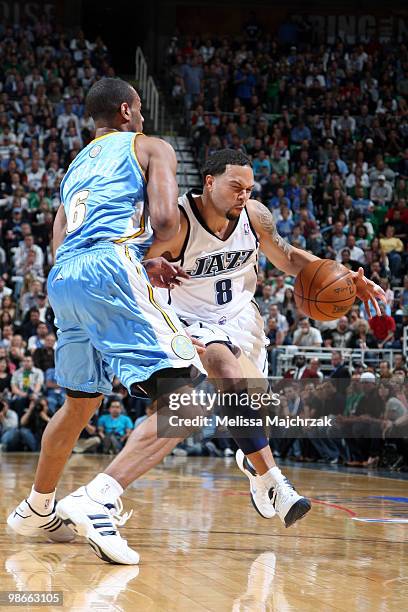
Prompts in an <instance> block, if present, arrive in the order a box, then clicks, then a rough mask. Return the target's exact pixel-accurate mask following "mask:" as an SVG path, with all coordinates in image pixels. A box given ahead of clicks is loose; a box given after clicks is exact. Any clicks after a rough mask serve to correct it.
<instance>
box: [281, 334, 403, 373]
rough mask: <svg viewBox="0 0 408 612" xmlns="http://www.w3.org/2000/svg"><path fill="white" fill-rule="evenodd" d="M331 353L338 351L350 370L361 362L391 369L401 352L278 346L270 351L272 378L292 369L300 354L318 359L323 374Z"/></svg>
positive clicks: (392, 350) (329, 361) (327, 367)
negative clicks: (388, 366) (380, 363)
mask: <svg viewBox="0 0 408 612" xmlns="http://www.w3.org/2000/svg"><path fill="white" fill-rule="evenodd" d="M404 332H405V330H404ZM405 335H406V334H405ZM333 351H339V352H340V353H341V354H342V356H343V360H344V363H345V365H346V366H347V367H348V368H350V370H351V369H352V363H353V362H362V363H364V364H366V365H367V366H371V365H372V366H377V365H378V363H379V362H380V361H383V360H384V361H388V363H389V364H390V367H391V368H392V367H393V365H394V354H395V353H401V352H402V351H401V350H395V349H349V348H335V347H333V348H326V347H315V346H310V347H305V346H295V345H289V346H279V347H277V348H274V349H272V352H273V356H274V358H272V359H271V361H272V364H274V365H275V368H276V371H275V372H274V373H273V376H274V377H275V376H277V377H281V376H283V375H284V373H285V372H286V371H287V370H290V368H291V367H293V363H292V360H293V357H294V356H295V355H300V354H301V355H305V357H306V360H309V359H319V361H320V369H321V371H322V372H323V373H325V372H327V371H329V370H330V369H332V365H331V356H332V353H333Z"/></svg>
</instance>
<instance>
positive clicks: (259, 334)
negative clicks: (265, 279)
mask: <svg viewBox="0 0 408 612" xmlns="http://www.w3.org/2000/svg"><path fill="white" fill-rule="evenodd" d="M225 327H226V329H225V332H226V333H227V334H228V335H229V337H230V338H231V342H232V343H233V344H234V345H236V346H238V347H239V349H240V353H241V355H242V354H243V355H245V357H247V359H248V360H249V362H250V363H251V364H252V365H253V366H255V369H256V370H255V371H254V370H253V368H251V367H250V366H249V365H248V361H244V360H242V367H244V368H246V370H248V374H247V376H248V377H252V376H253V375H255V377H258V374H257V372H259V373H260V375H261V376H263V377H267V375H268V359H267V350H266V347H267V346H268V344H269V340H268V339H267V338H266V336H265V332H264V321H263V318H262V316H261V314H260V312H259V310H258V308H257V306H256V305H255V304H254V303H252V302H250V303H249V304H248V305H247V306H246V307H245V308H244V309H243V310H242V312H241V313H240V315H239V316H238V317H235V318H234V319H233V320H232V321H230V322H228V323H227V324H226V326H225ZM245 364H246V365H245Z"/></svg>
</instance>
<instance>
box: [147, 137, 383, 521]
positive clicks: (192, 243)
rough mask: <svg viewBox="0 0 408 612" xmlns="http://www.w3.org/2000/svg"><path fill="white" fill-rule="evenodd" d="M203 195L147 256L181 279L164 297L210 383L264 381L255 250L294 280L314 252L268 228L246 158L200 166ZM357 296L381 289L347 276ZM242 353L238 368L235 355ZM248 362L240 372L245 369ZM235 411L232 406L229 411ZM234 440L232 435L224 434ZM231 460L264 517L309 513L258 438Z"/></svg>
mask: <svg viewBox="0 0 408 612" xmlns="http://www.w3.org/2000/svg"><path fill="white" fill-rule="evenodd" d="M203 180H204V187H203V191H202V192H199V191H194V190H193V191H191V192H189V193H187V194H185V195H184V196H182V197H181V198H179V208H180V211H181V213H182V214H181V227H180V231H179V232H178V234H177V235H176V236H175V237H173V238H172V239H171V240H168V241H166V242H160V241H155V242H154V243H153V245H152V247H151V248H150V250H149V256H151V257H155V256H159V255H162V256H164V257H166V258H167V259H168V260H169V261H172V262H174V263H177V264H179V265H180V266H182V267H183V269H184V270H185V271H186V272H187V273H188V274H189V276H190V278H189V279H188V280H185V279H183V282H182V284H181V285H179V286H176V287H174V288H173V289H172V290H171V291H170V292H169V303H170V304H171V306H172V307H173V308H174V310H175V311H176V313H177V314H178V316H179V318H180V319H181V320H182V321H183V322H184V323H185V325H186V326H187V331H188V333H189V334H190V335H191V336H193V337H194V338H197V339H199V340H200V341H201V342H202V343H203V344H205V345H206V351H205V353H203V354H202V355H201V356H200V357H201V360H202V363H203V365H204V367H205V369H206V370H207V372H208V374H209V376H210V378H215V379H218V380H219V379H223V380H228V379H237V378H244V377H247V378H248V377H249V378H259V377H262V376H267V355H266V345H267V339H266V337H265V334H264V330H263V320H262V317H261V315H260V313H259V310H258V307H257V305H256V302H255V301H254V291H255V287H256V281H257V261H258V249H261V250H262V252H263V253H264V254H265V255H266V256H267V258H268V259H269V261H271V263H273V264H274V265H275V266H276V267H277V268H279V269H280V270H283V271H284V272H286V274H289V275H293V276H296V275H297V274H298V273H299V272H300V270H301V269H302V268H303V267H304V266H305V265H306V264H307V263H308V262H310V261H313V260H315V259H318V258H317V257H316V256H315V255H313V254H311V253H308V252H307V251H304V250H302V249H297V248H294V247H292V246H290V245H289V244H288V243H287V242H286V241H285V240H283V239H282V238H281V237H280V236H279V234H278V233H277V231H276V227H275V223H274V220H273V217H272V215H271V213H270V212H269V210H268V209H267V208H266V207H265V206H264V205H263V204H261V203H260V202H258V201H256V200H251V199H250V195H251V192H252V190H253V185H254V177H253V172H252V168H251V165H250V161H249V159H248V158H247V157H246V156H245V155H243V154H242V153H241V152H238V151H233V150H230V149H225V150H222V151H218V152H216V153H214V154H213V155H212V156H211V157H210V158H209V159H208V160H207V162H206V164H205V166H204V168H203ZM355 281H356V283H357V288H358V295H359V297H360V298H361V299H363V300H364V302H365V303H367V300H369V299H371V300H372V301H373V302H374V303H375V304H376V299H375V298H376V296H377V297H379V298H381V299H384V295H383V292H382V290H381V289H380V288H379V287H378V286H377V285H374V283H372V282H371V281H369V280H367V279H366V278H364V276H363V270H362V268H361V269H360V271H359V272H358V273H355ZM240 354H243V355H244V356H245V358H246V359H245V361H244V364H243V366H244V368H245V369H243V366H242V365H241V362H240V361H238V359H237V357H239V355H240ZM248 362H250V363H251V364H252V366H255V367H252V368H251V371H248V367H247V365H246V364H248ZM237 409H238V410H239V409H240V408H239V406H237ZM231 434H232V436H233V437H234V434H233V432H231ZM235 439H236V442H237V444H238V446H239V447H240V448H239V450H238V451H237V456H236V458H237V463H238V466H239V468H240V469H241V470H242V471H243V472H244V473H245V474H246V475H247V476H248V478H249V480H250V491H251V498H252V502H253V505H254V507H255V509H256V510H257V511H258V512H259V514H260V515H261V516H263V517H264V518H272V516H274V515H275V513H277V514H278V515H279V517H280V519H281V520H282V521H283V523H284V524H285V526H286V527H289V526H290V525H292V524H293V523H294V522H295V521H297V520H298V519H299V518H301V517H302V516H304V514H306V513H307V512H308V511H309V510H310V502H309V500H307V499H306V498H304V497H301V496H300V495H298V493H297V492H296V491H295V489H294V488H293V487H292V485H291V484H290V483H289V482H288V481H287V479H286V478H285V477H284V476H283V475H282V473H281V471H280V469H279V468H278V467H277V466H276V464H275V461H274V459H273V456H272V452H271V449H270V446H269V443H268V440H267V438H266V436H265V434H263V435H262V433H260V432H259V431H256V432H254V436H253V438H250V439H246V438H245V439H242V438H235Z"/></svg>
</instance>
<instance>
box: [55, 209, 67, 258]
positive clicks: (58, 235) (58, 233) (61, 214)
mask: <svg viewBox="0 0 408 612" xmlns="http://www.w3.org/2000/svg"><path fill="white" fill-rule="evenodd" d="M66 233H67V217H66V214H65V209H64V205H63V204H60V206H59V208H58V210H57V214H56V215H55V219H54V225H53V228H52V256H53V258H54V260H55V253H56V252H57V249H58V247H59V246H61V244H62V243H63V242H64V238H65V235H66Z"/></svg>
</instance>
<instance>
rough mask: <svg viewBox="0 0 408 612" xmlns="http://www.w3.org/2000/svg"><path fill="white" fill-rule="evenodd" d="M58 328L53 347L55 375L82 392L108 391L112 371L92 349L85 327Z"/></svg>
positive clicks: (59, 379) (106, 392) (59, 382)
mask: <svg viewBox="0 0 408 612" xmlns="http://www.w3.org/2000/svg"><path fill="white" fill-rule="evenodd" d="M61 326H62V329H60V330H59V332H58V342H57V348H56V351H55V377H56V380H57V383H58V384H59V385H60V386H61V387H65V388H66V389H71V390H74V391H82V392H84V393H103V394H105V395H106V394H109V393H110V392H111V390H112V384H111V381H112V379H113V372H112V370H111V369H110V368H109V366H108V365H107V364H106V362H105V360H104V359H103V356H102V354H101V353H100V352H99V351H98V350H97V349H95V347H94V346H93V344H92V342H91V341H90V339H89V337H88V334H87V332H86V331H84V330H83V329H81V328H80V327H79V326H78V325H70V326H69V327H64V322H63V321H61Z"/></svg>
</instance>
